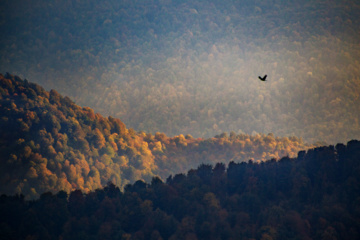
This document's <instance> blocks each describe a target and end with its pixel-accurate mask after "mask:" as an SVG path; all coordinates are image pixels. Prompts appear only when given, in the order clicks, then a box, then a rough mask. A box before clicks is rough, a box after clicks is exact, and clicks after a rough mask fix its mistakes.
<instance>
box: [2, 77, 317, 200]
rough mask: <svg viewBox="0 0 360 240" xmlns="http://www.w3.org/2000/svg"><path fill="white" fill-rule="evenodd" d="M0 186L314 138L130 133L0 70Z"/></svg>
mask: <svg viewBox="0 0 360 240" xmlns="http://www.w3.org/2000/svg"><path fill="white" fill-rule="evenodd" d="M0 112H1V119H0V126H1V127H0V143H1V144H0V145H1V146H0V156H1V159H0V169H1V170H0V171H1V174H0V182H1V189H0V192H1V193H9V194H14V193H23V194H24V195H26V196H27V197H31V198H34V197H37V196H39V194H41V193H43V192H46V191H53V192H56V191H60V190H65V191H67V192H69V191H71V190H74V189H80V190H82V191H85V192H88V191H90V190H95V189H97V188H99V187H102V186H103V185H105V184H107V183H108V182H113V183H114V184H116V185H117V186H119V187H121V188H122V187H124V186H125V185H126V184H128V183H132V182H134V181H136V180H139V179H143V180H146V181H150V180H151V178H152V177H154V176H160V177H161V178H162V179H166V178H167V177H168V176H169V175H171V174H175V173H178V172H184V171H187V170H189V169H190V168H195V167H197V166H198V165H200V164H202V163H213V164H214V163H216V162H219V161H220V162H223V163H229V162H230V161H235V162H243V161H248V160H250V159H252V160H253V161H256V162H261V161H265V160H269V159H279V158H281V157H282V156H290V157H294V156H296V154H297V153H298V151H300V150H304V149H308V148H312V147H314V146H315V145H309V144H306V143H305V142H304V141H303V140H302V139H301V138H297V137H276V136H274V135H273V134H268V135H264V134H256V135H247V134H235V133H234V132H231V133H230V134H229V135H228V134H227V133H222V134H220V135H217V136H215V137H213V138H208V139H202V138H193V137H192V136H191V135H189V134H188V135H186V136H184V135H182V134H180V135H178V136H174V137H168V136H166V135H165V134H164V133H160V132H158V133H156V134H154V135H152V134H151V133H145V132H136V131H134V130H133V129H127V128H126V126H125V124H124V123H123V122H122V121H121V120H119V119H116V118H113V117H107V118H105V117H103V116H102V115H100V114H98V113H94V111H93V110H92V109H91V108H88V107H80V106H78V105H76V104H74V102H73V101H72V100H71V99H70V98H68V97H62V96H61V95H60V94H59V93H58V92H56V91H55V90H51V91H50V92H47V91H45V90H44V89H43V88H42V87H40V86H39V85H37V84H34V83H31V82H29V81H27V80H22V79H20V78H19V77H17V76H12V75H10V74H6V75H5V76H3V75H0Z"/></svg>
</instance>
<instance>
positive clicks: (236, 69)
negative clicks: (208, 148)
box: [0, 0, 360, 143]
mask: <svg viewBox="0 0 360 240" xmlns="http://www.w3.org/2000/svg"><path fill="white" fill-rule="evenodd" d="M359 15H360V3H359V2H358V1H351V0H342V1H340V0H315V1H281V0H264V1H253V0H251V1H247V0H225V1H223V0H222V1H219V0H209V1H199V0H195V1H193V0H191V1H188V0H181V1H177V0H159V1H157V0H146V1H128V0H104V1H95V0H89V1H75V0H67V1H46V0H34V1H31V2H29V1H21V0H3V1H1V2H0V31H1V33H2V37H1V38H0V53H1V54H0V72H3V73H4V72H12V73H14V74H17V75H19V76H22V77H23V78H27V79H29V80H30V81H36V82H37V83H39V84H41V85H42V86H44V87H45V89H47V90H50V89H57V90H58V91H59V92H60V93H61V94H64V95H67V96H69V97H70V98H71V99H73V100H74V101H75V102H76V103H77V104H79V105H81V106H88V107H91V108H93V109H94V111H95V112H99V113H101V114H103V115H105V116H109V115H111V116H113V117H116V118H120V119H121V120H122V121H123V122H124V123H125V124H126V125H127V126H129V127H132V128H134V129H136V130H138V131H140V130H143V131H145V132H151V133H152V134H155V133H156V132H164V133H165V134H166V135H168V136H175V135H179V134H188V133H189V134H191V135H193V136H194V137H195V138H197V137H207V138H208V137H212V136H215V135H217V134H221V133H223V132H230V131H234V132H235V133H236V134H240V133H245V134H253V133H256V132H258V133H266V134H267V133H269V132H272V133H274V134H275V135H276V136H289V135H296V136H299V137H302V138H303V139H304V140H305V141H308V142H315V141H326V142H328V143H336V142H346V141H348V140H350V139H353V138H360V126H359V124H360V104H358V102H359V100H360V99H359V93H360V78H359V76H360V62H359V59H360V44H359V43H360V22H359V21H360V19H359ZM264 74H268V81H267V82H259V81H258V79H257V76H258V75H264Z"/></svg>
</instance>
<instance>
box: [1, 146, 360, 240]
mask: <svg viewBox="0 0 360 240" xmlns="http://www.w3.org/2000/svg"><path fill="white" fill-rule="evenodd" d="M359 156H360V142H359V141H355V140H353V141H350V142H348V143H347V145H344V144H337V145H336V146H335V147H334V146H329V147H321V148H316V149H312V150H309V151H307V152H305V151H302V152H300V153H299V156H298V157H297V158H289V157H284V158H282V159H281V160H280V161H267V162H262V163H253V162H249V163H234V162H230V163H229V164H228V166H226V165H225V164H223V163H217V164H216V165H207V164H203V165H200V166H199V167H198V168H197V169H192V170H190V171H188V172H187V174H177V175H175V176H172V177H169V178H168V179H167V181H166V183H165V182H163V181H161V180H160V179H159V178H153V179H152V181H151V183H145V182H143V181H137V182H135V183H134V184H129V185H127V186H126V187H125V189H124V190H123V191H120V189H119V188H117V187H116V186H115V185H113V184H109V185H108V186H106V187H104V188H102V189H97V190H95V191H92V192H90V193H87V194H84V193H82V192H81V191H79V190H75V191H72V192H71V193H70V194H67V193H66V192H63V191H60V192H59V193H56V194H52V193H43V194H41V197H40V198H39V199H37V200H35V201H25V200H24V197H23V196H22V195H16V196H5V195H2V196H1V197H0V237H1V238H2V239H76V240H78V239H124V240H125V239H136V240H142V239H150V240H167V239H170V240H175V239H188V240H189V239H192V240H197V239H199V240H200V239H204V240H215V239H216V240H217V239H221V240H227V239H229V240H230V239H232V240H234V239H244V240H250V239H260V240H271V239H293V240H296V239H319V240H320V239H321V240H324V239H332V240H335V239H359V238H360V201H359V199H360V189H359V186H360V175H359V171H360V161H359Z"/></svg>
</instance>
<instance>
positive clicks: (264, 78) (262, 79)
mask: <svg viewBox="0 0 360 240" xmlns="http://www.w3.org/2000/svg"><path fill="white" fill-rule="evenodd" d="M266 77H267V75H265V76H264V77H261V76H259V79H260V80H261V81H266Z"/></svg>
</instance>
